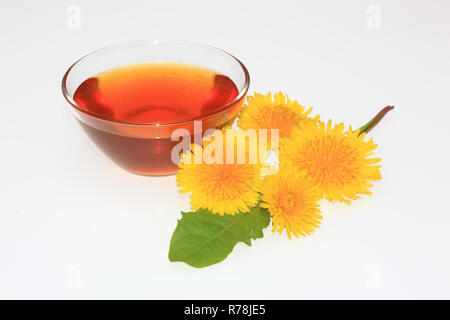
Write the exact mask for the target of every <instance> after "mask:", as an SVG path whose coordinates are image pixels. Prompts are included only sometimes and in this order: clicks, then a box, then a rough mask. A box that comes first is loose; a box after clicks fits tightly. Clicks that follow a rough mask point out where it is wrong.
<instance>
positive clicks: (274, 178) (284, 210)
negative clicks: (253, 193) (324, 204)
mask: <svg viewBox="0 0 450 320" xmlns="http://www.w3.org/2000/svg"><path fill="white" fill-rule="evenodd" d="M261 193H262V196H261V200H262V201H263V202H261V207H263V208H267V209H269V212H270V214H271V215H272V224H273V228H272V232H274V231H276V230H278V232H279V233H281V232H282V231H283V230H284V229H286V233H287V236H288V237H289V239H291V233H292V234H294V235H295V236H296V237H298V236H299V235H301V236H306V235H307V234H311V233H312V232H314V231H315V229H316V228H318V227H319V224H320V221H319V220H320V219H322V216H321V215H320V214H319V213H320V210H319V207H318V204H317V201H319V200H320V198H321V194H320V191H319V190H318V189H317V187H315V186H314V185H313V184H312V183H311V181H309V179H308V177H307V175H306V171H298V170H296V169H295V168H292V167H286V166H284V167H281V168H280V170H279V171H278V173H277V174H275V175H271V176H267V177H266V178H265V179H264V182H263V185H262V189H261Z"/></svg>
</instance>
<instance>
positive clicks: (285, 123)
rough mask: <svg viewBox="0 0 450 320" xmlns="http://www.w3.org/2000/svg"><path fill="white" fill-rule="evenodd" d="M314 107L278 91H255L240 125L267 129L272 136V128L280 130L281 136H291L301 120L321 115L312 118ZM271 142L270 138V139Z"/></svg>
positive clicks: (248, 101) (239, 118) (241, 114)
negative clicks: (303, 104) (291, 98)
mask: <svg viewBox="0 0 450 320" xmlns="http://www.w3.org/2000/svg"><path fill="white" fill-rule="evenodd" d="M311 111H312V108H309V109H308V110H306V108H305V107H304V106H302V105H300V104H299V103H298V102H297V101H295V100H294V101H291V100H290V99H289V98H288V96H287V95H284V94H283V93H281V92H278V93H276V94H275V95H274V97H273V99H272V94H271V93H270V92H269V93H268V94H267V95H262V94H259V93H255V95H254V96H249V97H248V98H247V102H246V104H245V105H244V108H243V109H242V111H241V113H240V115H239V117H238V126H239V127H240V128H242V129H250V128H252V129H267V130H268V137H270V130H271V129H278V130H279V132H278V133H279V137H280V138H282V137H289V136H290V134H291V128H292V127H293V126H296V125H298V124H299V123H301V122H316V121H317V120H318V119H319V116H316V117H314V118H310V117H309V114H310V113H311ZM269 142H270V139H269Z"/></svg>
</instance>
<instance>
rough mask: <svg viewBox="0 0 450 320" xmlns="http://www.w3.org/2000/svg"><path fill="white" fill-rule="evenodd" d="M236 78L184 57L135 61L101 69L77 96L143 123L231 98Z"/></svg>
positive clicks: (183, 115)
mask: <svg viewBox="0 0 450 320" xmlns="http://www.w3.org/2000/svg"><path fill="white" fill-rule="evenodd" d="M238 94H239V92H238V89H237V87H236V85H235V84H234V83H233V81H232V80H231V79H230V78H228V77H226V76H224V75H221V74H217V73H215V72H214V71H211V70H208V69H204V68H200V67H196V66H192V65H187V64H181V63H149V64H139V65H131V66H127V67H122V68H118V69H113V70H110V71H106V72H103V73H101V74H98V75H97V76H95V77H92V78H89V79H87V80H85V81H84V82H83V83H81V84H80V86H79V87H78V88H77V90H76V91H75V94H74V100H75V101H76V102H77V103H78V104H79V105H80V106H82V107H83V108H85V109H87V110H89V111H91V112H93V113H95V114H96V115H97V116H99V117H101V118H105V119H113V120H121V121H127V122H137V123H142V122H145V123H152V122H172V121H180V120H188V119H192V118H196V117H200V116H202V115H206V114H208V113H211V112H214V111H215V110H217V109H220V108H221V107H223V106H225V105H226V104H228V103H229V102H231V101H232V100H233V99H234V98H236V97H237V95H238Z"/></svg>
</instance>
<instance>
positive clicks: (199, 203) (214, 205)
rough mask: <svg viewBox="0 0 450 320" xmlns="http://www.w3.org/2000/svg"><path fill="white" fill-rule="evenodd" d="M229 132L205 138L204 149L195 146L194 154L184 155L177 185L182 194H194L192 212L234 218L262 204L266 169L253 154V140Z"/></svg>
mask: <svg viewBox="0 0 450 320" xmlns="http://www.w3.org/2000/svg"><path fill="white" fill-rule="evenodd" d="M225 131H227V130H225V129H224V130H217V131H216V132H215V134H213V135H212V136H209V137H207V138H204V139H203V146H199V145H196V144H192V145H191V150H190V152H186V153H184V154H183V155H182V156H181V162H180V164H179V167H180V170H179V171H178V173H177V185H178V187H180V193H189V192H191V195H190V198H191V209H192V210H198V209H200V208H203V209H208V210H209V211H211V212H212V213H216V214H220V215H224V214H231V215H234V214H237V213H239V212H248V211H250V208H251V207H254V206H255V205H256V204H257V203H258V199H259V193H258V191H259V189H260V185H261V182H262V179H261V170H262V169H263V167H264V166H263V165H262V164H261V161H259V158H257V157H254V158H252V156H251V155H250V151H251V148H250V147H249V141H248V140H249V139H248V137H246V136H245V133H244V132H243V131H242V130H237V131H233V132H232V134H231V135H228V134H226V133H225ZM227 132H231V130H228V131H227ZM240 139H241V140H240ZM239 141H245V143H244V144H240V143H239ZM242 146H244V148H241V147H242Z"/></svg>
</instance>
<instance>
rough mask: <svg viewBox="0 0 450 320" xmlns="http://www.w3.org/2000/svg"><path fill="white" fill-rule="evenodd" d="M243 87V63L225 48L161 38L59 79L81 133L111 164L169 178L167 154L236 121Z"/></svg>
mask: <svg viewBox="0 0 450 320" xmlns="http://www.w3.org/2000/svg"><path fill="white" fill-rule="evenodd" d="M249 81H250V78H249V74H248V71H247V69H246V68H245V66H244V65H243V64H242V62H240V61H239V60H238V59H237V58H235V57H234V56H232V55H231V54H229V53H227V52H225V51H223V50H220V49H217V48H214V47H211V46H207V45H203V44H198V43H193V42H186V41H169V40H159V41H141V42H132V43H125V44H120V45H115V46H111V47H107V48H104V49H100V50H97V51H94V52H92V53H90V54H88V55H86V56H84V57H83V58H81V59H79V60H78V61H77V62H75V63H74V64H73V65H72V66H71V67H70V68H69V69H68V70H67V72H66V73H65V75H64V77H63V81H62V91H63V94H64V97H65V98H66V100H67V101H68V102H69V104H70V105H71V106H72V110H73V111H74V114H75V116H76V119H77V121H78V122H79V124H80V125H81V127H82V128H83V130H84V131H85V132H86V134H87V135H88V136H89V137H90V138H91V140H92V141H93V142H94V143H95V144H96V145H97V146H98V148H99V149H100V150H102V151H103V152H104V153H105V154H106V155H107V156H108V157H109V158H110V159H111V160H113V161H114V162H115V163H116V164H118V165H119V166H120V167H122V168H124V169H125V170H128V171H130V172H133V173H137V174H143V175H168V174H173V173H176V172H177V170H178V164H177V161H176V160H174V157H173V154H172V150H173V148H174V147H175V146H176V145H177V144H178V143H179V141H180V140H183V139H184V138H189V139H190V140H191V141H192V142H194V141H195V139H194V134H195V135H199V134H200V136H201V135H202V134H203V133H204V132H205V131H206V130H209V129H220V128H222V127H224V126H226V125H229V124H231V123H232V122H233V121H234V119H235V118H236V116H237V114H238V113H239V111H240V109H241V107H242V104H243V102H244V99H245V96H246V94H247V90H248V86H249ZM199 124H200V125H199ZM198 128H200V132H198V131H199V130H198ZM194 129H195V130H194ZM176 132H178V135H179V133H180V132H182V133H183V134H184V135H185V136H184V137H180V136H178V137H176V136H174V135H175V133H176ZM197 141H198V140H197Z"/></svg>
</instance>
